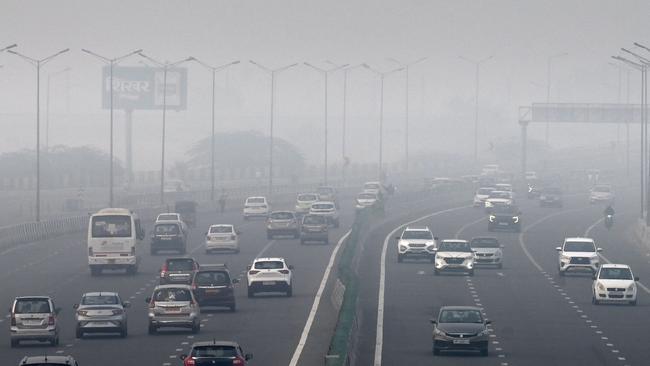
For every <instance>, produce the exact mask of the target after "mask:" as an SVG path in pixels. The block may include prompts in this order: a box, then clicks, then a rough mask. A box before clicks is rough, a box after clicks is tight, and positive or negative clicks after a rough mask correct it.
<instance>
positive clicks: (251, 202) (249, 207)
mask: <svg viewBox="0 0 650 366" xmlns="http://www.w3.org/2000/svg"><path fill="white" fill-rule="evenodd" d="M268 214H269V203H268V202H267V200H266V197H248V198H246V202H244V220H248V219H249V218H251V217H266V216H268Z"/></svg>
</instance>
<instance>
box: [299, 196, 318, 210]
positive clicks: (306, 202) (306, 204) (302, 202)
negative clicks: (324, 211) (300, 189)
mask: <svg viewBox="0 0 650 366" xmlns="http://www.w3.org/2000/svg"><path fill="white" fill-rule="evenodd" d="M318 201H319V198H318V194H316V193H300V194H299V195H298V197H297V198H296V208H295V211H296V215H305V214H308V213H309V209H311V204H312V203H314V202H318Z"/></svg>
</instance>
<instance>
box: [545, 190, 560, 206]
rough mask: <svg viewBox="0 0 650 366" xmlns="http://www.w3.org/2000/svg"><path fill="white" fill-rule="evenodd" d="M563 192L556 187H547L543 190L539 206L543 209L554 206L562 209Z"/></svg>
mask: <svg viewBox="0 0 650 366" xmlns="http://www.w3.org/2000/svg"><path fill="white" fill-rule="evenodd" d="M562 201H563V200H562V190H561V189H560V188H556V187H547V188H544V189H543V190H542V192H541V193H540V196H539V205H540V206H541V207H545V206H553V207H562V206H563V202H562Z"/></svg>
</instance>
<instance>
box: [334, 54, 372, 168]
mask: <svg viewBox="0 0 650 366" xmlns="http://www.w3.org/2000/svg"><path fill="white" fill-rule="evenodd" d="M325 62H327V63H328V64H330V65H332V66H338V65H337V64H335V63H333V62H332V61H325ZM362 66H363V64H358V65H355V66H348V67H346V68H345V69H343V121H342V126H341V127H342V132H341V158H342V159H343V161H344V164H345V162H347V160H346V151H345V148H346V141H347V140H346V136H345V135H346V132H347V114H348V73H349V72H350V71H352V70H354V69H356V68H359V67H362Z"/></svg>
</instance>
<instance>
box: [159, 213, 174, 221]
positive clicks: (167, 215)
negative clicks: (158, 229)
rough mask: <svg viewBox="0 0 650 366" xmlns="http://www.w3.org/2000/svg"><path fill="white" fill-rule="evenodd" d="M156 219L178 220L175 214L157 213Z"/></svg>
mask: <svg viewBox="0 0 650 366" xmlns="http://www.w3.org/2000/svg"><path fill="white" fill-rule="evenodd" d="M156 220H157V221H175V220H178V215H177V214H160V215H158V219H156Z"/></svg>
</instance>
